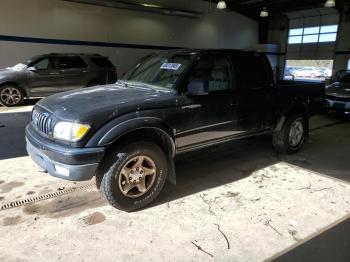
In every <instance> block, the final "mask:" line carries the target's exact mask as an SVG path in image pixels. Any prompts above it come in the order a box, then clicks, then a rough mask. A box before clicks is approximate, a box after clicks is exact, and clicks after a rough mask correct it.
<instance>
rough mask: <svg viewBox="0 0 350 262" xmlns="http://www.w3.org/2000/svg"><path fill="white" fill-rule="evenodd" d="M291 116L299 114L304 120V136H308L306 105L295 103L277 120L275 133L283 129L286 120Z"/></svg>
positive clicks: (308, 114)
mask: <svg viewBox="0 0 350 262" xmlns="http://www.w3.org/2000/svg"><path fill="white" fill-rule="evenodd" d="M293 114H301V115H302V117H303V118H304V120H305V126H306V136H307V137H308V136H309V118H310V111H309V106H308V104H307V103H304V102H299V101H295V102H294V103H292V104H291V105H290V106H289V107H288V108H286V109H285V110H284V111H282V113H281V115H280V117H279V118H278V121H277V125H276V127H275V130H274V131H275V132H278V131H280V130H281V129H282V128H283V125H284V124H285V122H286V120H287V118H288V117H289V116H291V115H293Z"/></svg>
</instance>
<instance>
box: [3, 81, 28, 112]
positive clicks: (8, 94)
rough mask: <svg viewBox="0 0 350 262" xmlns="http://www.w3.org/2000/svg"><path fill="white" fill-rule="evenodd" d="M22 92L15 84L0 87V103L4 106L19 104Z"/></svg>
mask: <svg viewBox="0 0 350 262" xmlns="http://www.w3.org/2000/svg"><path fill="white" fill-rule="evenodd" d="M24 96H25V94H24V92H23V90H22V89H21V88H19V87H17V86H15V85H4V86H1V87H0V104H1V105H3V106H6V107H13V106H19V105H21V104H22V103H23V99H24Z"/></svg>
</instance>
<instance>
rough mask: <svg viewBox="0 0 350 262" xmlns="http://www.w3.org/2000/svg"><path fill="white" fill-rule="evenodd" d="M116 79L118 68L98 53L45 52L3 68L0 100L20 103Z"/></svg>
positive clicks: (112, 81) (14, 104)
mask: <svg viewBox="0 0 350 262" xmlns="http://www.w3.org/2000/svg"><path fill="white" fill-rule="evenodd" d="M116 81H117V70H116V68H115V66H114V65H113V64H112V63H111V62H110V61H109V59H108V58H107V57H104V56H101V55H99V54H58V53H53V54H46V55H40V56H36V57H33V58H31V59H30V60H28V61H27V62H25V63H20V64H17V65H15V66H13V67H9V68H6V69H3V70H0V104H1V105H3V106H9V107H10V106H17V105H20V104H21V103H22V102H23V99H24V98H32V97H46V96H49V95H52V94H55V93H59V92H64V91H69V90H73V89H77V88H82V87H88V86H95V85H103V84H109V83H114V82H116Z"/></svg>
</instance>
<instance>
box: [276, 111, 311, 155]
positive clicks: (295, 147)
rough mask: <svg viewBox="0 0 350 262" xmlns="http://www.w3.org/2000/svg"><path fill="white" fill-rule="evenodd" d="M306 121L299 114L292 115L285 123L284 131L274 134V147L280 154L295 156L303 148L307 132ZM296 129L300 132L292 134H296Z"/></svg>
mask: <svg viewBox="0 0 350 262" xmlns="http://www.w3.org/2000/svg"><path fill="white" fill-rule="evenodd" d="M306 121H307V120H306V119H305V118H304V117H302V116H301V115H299V114H295V115H291V116H290V117H288V118H287V120H286V121H285V123H284V125H283V127H282V129H281V130H280V131H276V132H274V134H273V146H274V147H275V149H276V151H277V152H278V153H282V154H295V153H297V152H298V151H299V150H300V149H301V148H302V147H303V145H304V143H305V139H306V131H307V123H306ZM295 129H298V130H299V131H300V132H297V133H292V132H296V131H295ZM293 138H294V139H293Z"/></svg>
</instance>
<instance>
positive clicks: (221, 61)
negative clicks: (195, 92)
mask: <svg viewBox="0 0 350 262" xmlns="http://www.w3.org/2000/svg"><path fill="white" fill-rule="evenodd" d="M189 80H190V81H192V80H204V81H208V86H209V92H215V91H223V90H229V89H232V85H231V67H230V61H229V60H228V59H227V58H217V59H211V58H202V59H200V60H199V62H198V64H197V65H196V66H195V67H194V69H193V71H192V73H191V76H190V79H189Z"/></svg>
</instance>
